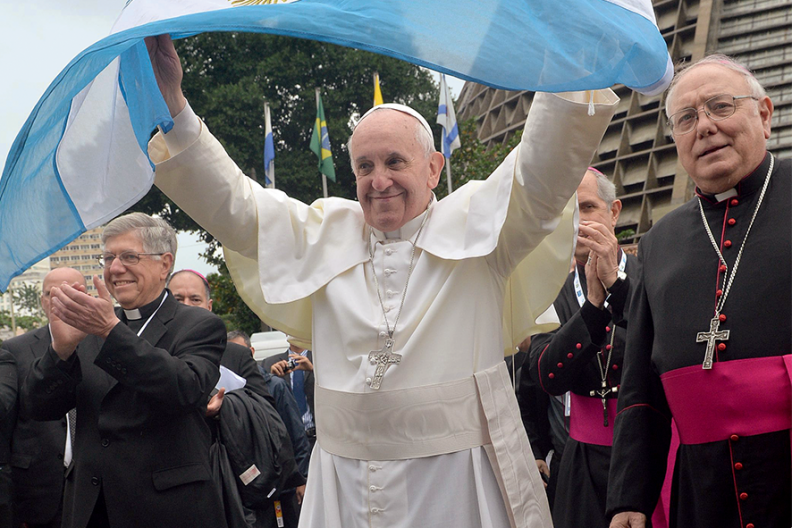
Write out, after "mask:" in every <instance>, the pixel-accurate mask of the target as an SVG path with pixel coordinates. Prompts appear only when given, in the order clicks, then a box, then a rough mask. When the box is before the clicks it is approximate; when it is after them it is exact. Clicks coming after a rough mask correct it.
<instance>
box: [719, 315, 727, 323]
mask: <svg viewBox="0 0 792 528" xmlns="http://www.w3.org/2000/svg"><path fill="white" fill-rule="evenodd" d="M718 319H719V320H720V322H721V323H722V322H724V321H726V314H720V315H719V316H718Z"/></svg>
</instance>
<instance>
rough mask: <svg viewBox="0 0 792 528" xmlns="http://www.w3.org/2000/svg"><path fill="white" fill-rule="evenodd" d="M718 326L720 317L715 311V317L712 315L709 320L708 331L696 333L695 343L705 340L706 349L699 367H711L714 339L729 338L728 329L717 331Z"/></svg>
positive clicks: (723, 339)
mask: <svg viewBox="0 0 792 528" xmlns="http://www.w3.org/2000/svg"><path fill="white" fill-rule="evenodd" d="M719 328H720V317H719V314H717V313H716V314H715V317H713V318H712V320H711V321H710V329H709V332H699V333H698V334H696V343H703V342H704V341H706V342H707V351H706V352H705V353H704V363H702V365H701V368H703V369H706V370H709V369H711V368H712V359H713V357H714V355H715V341H728V340H729V331H728V330H720V331H719V330H718V329H719Z"/></svg>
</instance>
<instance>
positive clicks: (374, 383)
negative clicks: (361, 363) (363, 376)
mask: <svg viewBox="0 0 792 528" xmlns="http://www.w3.org/2000/svg"><path fill="white" fill-rule="evenodd" d="M401 358H402V357H401V354H394V353H393V339H392V338H390V337H389V338H387V339H385V346H383V347H382V348H381V349H380V350H372V351H371V352H369V361H370V362H371V363H372V364H376V365H377V368H376V369H375V370H374V377H373V378H372V379H371V385H370V386H371V388H372V389H373V390H379V388H380V385H382V378H383V376H385V371H387V370H388V368H389V367H390V366H391V365H395V364H397V363H399V362H400V361H401Z"/></svg>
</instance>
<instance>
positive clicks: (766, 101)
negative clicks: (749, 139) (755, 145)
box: [758, 96, 773, 139]
mask: <svg viewBox="0 0 792 528" xmlns="http://www.w3.org/2000/svg"><path fill="white" fill-rule="evenodd" d="M758 105H759V115H760V116H761V118H762V128H763V129H764V137H765V139H770V121H771V118H772V117H773V101H771V100H770V98H769V97H767V96H764V97H762V98H761V99H759V101H758Z"/></svg>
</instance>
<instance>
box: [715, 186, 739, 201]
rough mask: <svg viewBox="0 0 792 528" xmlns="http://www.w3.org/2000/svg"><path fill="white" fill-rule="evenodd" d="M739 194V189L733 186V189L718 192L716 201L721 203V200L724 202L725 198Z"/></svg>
mask: <svg viewBox="0 0 792 528" xmlns="http://www.w3.org/2000/svg"><path fill="white" fill-rule="evenodd" d="M737 194H738V193H737V189H735V188H734V187H732V188H731V189H729V190H728V191H724V192H722V193H718V194H716V195H715V201H716V202H718V203H720V202H722V201H723V200H726V199H727V198H731V197H732V196H737Z"/></svg>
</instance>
